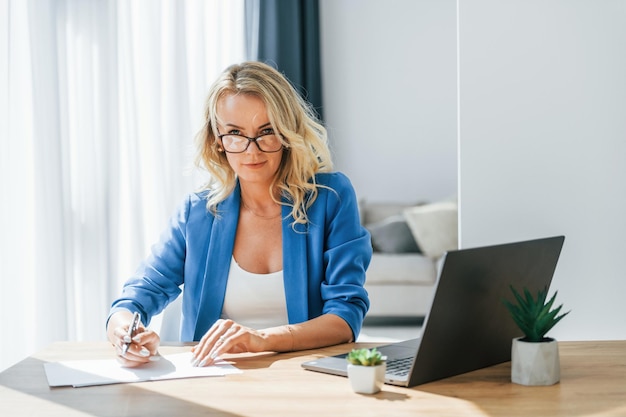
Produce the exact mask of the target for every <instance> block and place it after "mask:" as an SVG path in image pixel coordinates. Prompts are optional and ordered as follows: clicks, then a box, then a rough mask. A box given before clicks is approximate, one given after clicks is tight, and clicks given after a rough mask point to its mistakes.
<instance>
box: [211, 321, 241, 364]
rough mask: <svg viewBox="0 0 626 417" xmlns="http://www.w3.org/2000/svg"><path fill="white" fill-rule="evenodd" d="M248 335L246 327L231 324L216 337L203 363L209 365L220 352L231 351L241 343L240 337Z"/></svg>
mask: <svg viewBox="0 0 626 417" xmlns="http://www.w3.org/2000/svg"><path fill="white" fill-rule="evenodd" d="M248 337H249V334H248V329H246V328H244V327H242V326H239V325H237V324H235V325H233V326H232V327H231V328H230V329H228V330H227V331H226V332H225V333H224V334H223V335H221V336H220V337H219V338H218V340H217V342H216V343H215V344H214V345H213V348H212V349H211V350H210V351H209V354H208V356H207V357H206V361H205V363H204V365H211V364H213V363H215V361H216V360H217V359H218V358H219V356H220V355H221V354H223V353H227V352H231V351H233V350H234V348H235V347H236V346H238V345H239V344H241V343H242V342H241V339H245V338H248ZM199 366H200V365H199Z"/></svg>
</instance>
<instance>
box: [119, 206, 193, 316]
mask: <svg viewBox="0 0 626 417" xmlns="http://www.w3.org/2000/svg"><path fill="white" fill-rule="evenodd" d="M193 198H194V195H190V196H188V197H187V198H186V199H185V200H184V201H183V203H182V204H181V205H180V206H179V207H178V208H177V209H176V211H175V212H174V214H173V215H172V216H171V217H170V220H169V223H168V225H167V227H166V228H165V230H164V231H163V232H162V233H161V236H160V238H159V240H158V242H157V243H156V244H154V245H153V246H152V249H151V253H150V255H149V256H148V257H147V258H146V259H145V260H144V261H142V262H141V263H140V265H139V267H138V268H137V270H136V271H135V273H134V274H133V276H132V277H131V278H129V279H128V280H127V281H126V283H125V284H124V287H123V288H122V293H121V295H120V297H119V298H118V299H116V300H115V301H113V303H112V305H111V311H110V313H109V317H111V315H112V314H113V313H115V312H116V311H119V310H129V311H137V312H138V313H139V314H140V315H141V321H142V323H143V324H144V325H146V326H147V325H148V324H149V323H150V320H151V319H152V317H154V316H155V315H157V314H159V313H160V312H161V311H163V309H164V308H165V307H166V306H167V305H168V304H169V303H170V302H171V301H173V300H175V299H176V297H178V295H179V294H180V292H181V289H180V288H179V287H180V285H182V284H183V280H184V278H183V277H184V269H185V254H186V224H187V220H188V216H189V212H190V207H191V202H192V199H193ZM107 322H108V319H107Z"/></svg>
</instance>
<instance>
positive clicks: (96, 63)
mask: <svg viewBox="0 0 626 417" xmlns="http://www.w3.org/2000/svg"><path fill="white" fill-rule="evenodd" d="M19 3H25V4H30V5H32V4H33V3H32V2H12V1H10V0H8V1H7V0H5V1H3V2H0V29H1V30H0V56H3V57H7V58H8V59H3V60H1V61H0V80H3V81H0V89H1V90H2V91H3V92H7V94H0V135H1V138H2V142H1V143H0V146H1V148H0V161H1V162H2V163H1V166H0V174H1V178H2V190H3V196H4V197H5V198H4V199H3V203H2V204H1V205H0V209H1V210H2V211H1V213H0V214H1V215H0V219H2V220H0V221H2V224H1V227H2V230H3V237H2V241H1V242H2V247H1V248H0V274H1V275H0V277H1V279H0V285H1V292H0V313H1V316H0V334H1V335H2V336H1V337H2V343H0V360H1V361H2V363H0V369H3V368H4V367H6V366H9V365H10V364H11V363H13V362H15V361H16V360H19V359H21V358H22V357H25V356H27V355H29V354H31V353H33V352H34V351H36V350H37V349H39V348H41V347H43V346H45V345H46V344H48V343H50V342H52V341H54V340H59V339H68V340H94V339H103V338H104V324H103V322H102V319H103V317H105V316H106V312H107V311H108V304H109V302H110V295H111V294H116V293H117V292H118V291H119V286H120V285H121V282H122V281H124V280H125V277H126V276H128V274H129V273H131V272H132V270H133V269H134V268H135V266H136V263H137V262H138V260H139V259H141V258H143V256H144V255H145V253H146V251H147V250H148V247H149V245H150V244H151V243H152V242H153V241H154V239H155V238H156V236H157V235H158V233H159V232H160V230H161V228H162V226H163V224H164V222H165V219H166V218H167V216H168V215H169V213H170V212H171V210H172V209H173V207H174V206H175V204H177V203H178V201H179V200H180V198H181V197H182V195H183V194H184V193H186V192H187V191H189V189H190V188H192V187H193V186H195V184H197V183H198V182H199V181H201V175H200V176H198V174H196V173H195V172H194V171H191V169H190V168H191V164H190V160H191V159H190V158H191V155H192V149H191V138H192V137H193V134H194V133H195V129H196V128H197V127H198V126H199V125H198V123H199V122H198V120H199V119H200V117H201V108H202V101H203V99H204V95H205V92H206V87H207V85H208V84H209V83H210V82H211V81H212V79H213V78H214V76H215V75H216V74H217V72H219V71H221V70H222V69H223V67H224V66H225V65H226V64H227V63H231V62H237V61H240V60H242V59H244V57H245V53H246V51H245V49H246V48H245V44H246V39H244V33H245V31H244V30H243V27H242V26H243V23H242V22H243V21H244V19H242V18H241V16H242V15H243V14H244V5H243V2H241V1H232V0H229V1H226V2H211V3H209V2H204V1H200V0H196V1H185V2H184V5H185V6H184V7H182V4H183V2H177V1H171V2H165V1H164V2H161V3H160V8H156V7H154V3H153V2H149V1H148V2H146V1H135V2H128V3H126V2H117V3H116V2H106V3H105V2H85V1H76V0H74V1H72V0H67V1H53V0H48V1H37V11H38V13H35V14H34V15H33V14H31V15H29V14H28V13H29V9H28V7H21V6H19V7H18V6H16V5H17V4H19ZM357 3H358V4H357ZM121 4H124V6H121ZM209 4H212V5H217V7H218V10H211V9H209ZM148 5H149V6H150V7H148ZM319 6H320V8H319V14H320V27H321V28H322V31H321V44H320V46H321V58H320V61H321V63H322V69H321V71H322V79H323V84H322V86H323V91H322V95H323V97H324V100H323V106H322V107H323V111H324V118H325V121H326V124H327V126H328V128H329V134H330V138H331V143H332V144H331V146H332V148H333V153H334V157H335V162H336V167H337V168H338V169H340V170H343V171H344V172H346V173H347V174H348V175H349V176H350V177H351V178H352V180H353V182H354V184H355V187H356V189H357V192H358V193H359V195H360V196H362V197H363V198H366V199H368V200H370V201H408V202H410V201H414V200H415V199H419V200H430V201H433V200H437V199H440V198H445V197H449V196H450V195H451V194H456V193H457V190H458V195H459V203H460V236H461V239H460V242H461V245H462V246H463V247H470V246H475V245H482V244H492V243H499V242H505V241H510V240H518V239H524V238H532V237H538V236H545V235H549V234H565V235H566V236H567V240H566V245H565V248H564V252H563V256H562V259H561V261H560V263H559V267H558V268H557V273H556V275H555V281H554V286H555V288H557V289H558V290H559V294H560V295H559V299H560V300H561V301H562V302H563V303H565V305H566V307H567V308H571V309H572V313H571V314H570V316H569V317H568V319H567V320H564V321H563V322H562V323H561V324H560V325H559V328H558V329H555V335H556V337H558V338H559V339H560V340H582V339H611V338H613V339H615V338H620V339H623V338H624V337H625V336H626V334H625V329H626V326H624V324H625V323H624V317H626V305H624V303H622V302H621V294H623V293H624V290H626V288H625V287H626V280H624V279H623V274H624V272H623V271H624V260H623V259H624V258H623V256H621V251H622V249H623V247H624V244H623V242H622V239H621V238H622V236H624V234H625V232H626V223H625V219H624V216H623V213H624V212H626V210H625V209H626V201H625V200H626V195H625V194H624V193H621V192H620V186H619V184H620V182H619V180H620V179H621V178H624V174H626V172H625V169H626V168H625V167H626V164H624V162H626V161H624V159H625V156H626V149H625V146H626V143H624V141H623V140H622V139H623V137H626V125H625V124H624V121H623V120H624V119H623V113H624V109H625V108H626V103H625V102H624V100H626V91H625V90H626V86H625V85H624V83H623V77H622V74H624V73H625V70H626V59H625V57H624V54H623V50H625V49H624V43H623V40H624V39H626V36H625V35H626V33H624V31H625V30H626V29H624V28H623V27H622V26H623V25H621V24H620V23H619V22H623V21H624V18H625V17H626V11H625V10H624V8H625V6H624V5H623V2H621V1H618V0H602V1H592V0H580V1H577V2H571V1H566V0H549V1H544V2H530V3H529V2H527V1H512V2H507V3H506V4H503V3H502V2H498V1H497V0H477V1H472V2H466V1H464V0H458V1H455V0H418V1H413V0H395V1H394V2H393V3H389V2H384V1H377V0H362V1H359V2H355V1H352V0H320V1H319ZM142 7H148V9H149V10H147V11H144V10H143V9H142ZM194 8H199V9H194ZM31 12H32V9H31ZM58 19H61V20H60V21H59V20H58ZM70 22H73V23H70ZM181 23H183V24H181ZM29 25H33V26H29ZM33 27H36V28H37V30H34V31H33ZM182 27H184V28H185V29H184V30H181V28H182ZM236 28H237V29H236ZM446 28H447V29H446ZM531 28H532V30H531ZM457 29H458V30H457ZM213 30H215V31H217V32H212V31H213ZM383 34H385V36H383ZM225 37H226V38H229V42H230V43H229V44H230V45H231V46H230V47H228V48H224V47H223V46H221V45H223V44H221V43H212V41H215V40H218V39H219V40H220V41H224V40H225ZM94 40H97V42H94ZM183 40H185V42H184V43H183V44H184V46H181V45H183V44H181V43H178V42H182V41H183ZM248 41H249V40H248ZM15 42H18V43H19V44H21V45H28V47H22V48H15V47H10V46H11V45H15ZM187 42H191V43H187ZM194 42H195V43H194ZM232 45H238V46H236V47H233V46H232ZM365 45H367V46H369V47H364V46H365ZM216 57H217V59H216ZM174 63H176V65H174ZM103 69H106V70H103ZM9 80H10V82H9ZM111 86H114V87H111ZM181 86H184V88H181ZM94 96H97V97H100V100H101V101H99V103H100V104H99V105H98V106H95V107H94V106H91V105H90V106H87V105H85V103H90V102H92V101H93V100H94ZM107 109H113V110H107ZM154 120H156V121H157V122H156V123H155V122H154ZM111 172H114V173H116V174H115V175H111V176H109V175H106V174H107V173H111ZM192 172H193V173H192ZM139 184H141V186H140V185H139ZM129 231H130V232H129ZM103 239H104V240H103ZM103 242H109V243H106V244H105V243H103ZM111 242H114V244H112V243H111ZM590 294H594V297H590V296H589V295H590ZM14 340H19V341H20V344H19V345H18V344H14V343H10V342H11V341H14ZM11 347H16V349H10V348H11Z"/></svg>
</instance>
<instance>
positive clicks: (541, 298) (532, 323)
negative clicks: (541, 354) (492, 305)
mask: <svg viewBox="0 0 626 417" xmlns="http://www.w3.org/2000/svg"><path fill="white" fill-rule="evenodd" d="M511 291H513V295H514V296H515V299H516V300H517V304H513V303H511V302H510V301H507V300H504V305H505V306H506V308H507V309H508V310H509V312H510V313H511V316H512V317H513V320H514V321H515V323H516V324H517V326H518V327H519V328H520V330H521V331H522V332H523V333H524V336H525V337H524V339H523V340H524V341H526V342H543V341H546V339H547V338H546V337H545V335H546V333H548V331H550V329H552V328H553V327H554V326H555V325H556V324H557V323H558V322H559V321H561V319H562V318H563V317H565V316H566V315H568V314H569V311H568V312H567V313H563V314H561V315H559V312H560V311H561V308H562V307H563V305H560V306H558V307H556V308H554V309H553V310H551V308H552V305H553V304H554V300H555V298H556V294H557V293H556V292H555V293H554V295H553V296H552V298H550V300H548V302H546V298H547V295H548V289H547V288H544V289H543V290H539V291H538V293H537V298H533V296H532V294H531V293H530V291H529V290H528V289H526V288H524V296H522V295H521V294H520V293H519V292H517V291H516V290H515V288H513V286H511Z"/></svg>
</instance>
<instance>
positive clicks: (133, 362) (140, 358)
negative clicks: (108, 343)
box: [116, 344, 150, 368]
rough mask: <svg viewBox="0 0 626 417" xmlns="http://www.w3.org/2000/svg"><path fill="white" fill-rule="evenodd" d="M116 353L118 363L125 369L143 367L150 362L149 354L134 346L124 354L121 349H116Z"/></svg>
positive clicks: (145, 350)
mask: <svg viewBox="0 0 626 417" xmlns="http://www.w3.org/2000/svg"><path fill="white" fill-rule="evenodd" d="M142 349H143V350H142ZM116 351H117V360H118V362H119V363H120V364H122V366H124V367H127V368H133V367H136V366H139V365H143V364H144V363H147V362H149V361H150V352H149V351H148V350H147V349H145V348H142V347H137V345H135V344H133V345H132V346H131V347H129V349H128V351H126V353H123V351H122V349H121V348H117V349H116Z"/></svg>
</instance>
